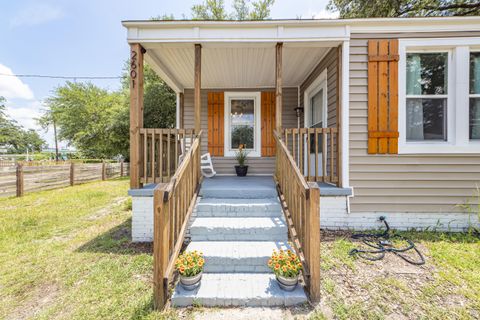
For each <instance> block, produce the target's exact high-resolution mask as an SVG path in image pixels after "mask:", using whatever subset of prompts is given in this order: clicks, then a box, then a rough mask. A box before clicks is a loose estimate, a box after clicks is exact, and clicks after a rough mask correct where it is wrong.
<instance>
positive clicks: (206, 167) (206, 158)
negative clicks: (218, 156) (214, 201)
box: [200, 153, 217, 178]
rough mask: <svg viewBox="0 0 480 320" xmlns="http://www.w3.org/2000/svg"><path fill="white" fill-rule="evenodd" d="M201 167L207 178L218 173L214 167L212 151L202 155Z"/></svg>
mask: <svg viewBox="0 0 480 320" xmlns="http://www.w3.org/2000/svg"><path fill="white" fill-rule="evenodd" d="M200 169H201V171H202V175H203V176H204V177H205V178H212V177H213V176H215V175H216V174H217V173H216V172H215V170H214V169H213V164H212V157H211V156H210V153H205V154H203V155H202V156H201V157H200Z"/></svg>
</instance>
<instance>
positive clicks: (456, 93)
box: [398, 37, 480, 154]
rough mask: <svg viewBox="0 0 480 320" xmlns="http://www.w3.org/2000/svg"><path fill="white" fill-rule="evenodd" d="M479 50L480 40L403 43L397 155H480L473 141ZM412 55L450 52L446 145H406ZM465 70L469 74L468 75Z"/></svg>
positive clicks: (401, 44) (419, 142)
mask: <svg viewBox="0 0 480 320" xmlns="http://www.w3.org/2000/svg"><path fill="white" fill-rule="evenodd" d="M478 48H480V38H477V37H475V38H440V39H401V40H400V41H399V55H400V60H399V63H398V68H399V72H398V130H399V134H400V136H399V139H398V153H399V154H432V153H439V154H448V153H480V141H478V140H477V141H476V140H470V139H469V137H468V135H469V133H468V128H469V126H468V124H469V83H470V72H469V70H470V65H469V62H470V51H471V50H477V49H478ZM409 52H449V56H448V57H449V58H448V67H447V68H448V69H447V70H448V88H447V91H448V94H447V128H446V130H447V141H443V140H442V141H435V140H425V141H407V140H406V137H407V132H406V101H407V99H406V76H407V75H406V58H407V53H409ZM465 70H468V71H467V72H466V71H465Z"/></svg>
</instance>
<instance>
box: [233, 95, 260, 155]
mask: <svg viewBox="0 0 480 320" xmlns="http://www.w3.org/2000/svg"><path fill="white" fill-rule="evenodd" d="M230 105H231V113H230V124H231V130H232V131H231V138H232V141H231V146H232V149H238V148H239V146H240V145H244V147H245V148H246V149H253V148H254V146H253V142H254V140H255V139H254V132H255V130H254V128H255V115H254V110H255V107H254V106H255V103H254V100H253V99H232V100H230Z"/></svg>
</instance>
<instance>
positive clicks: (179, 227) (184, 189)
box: [153, 131, 202, 309]
mask: <svg viewBox="0 0 480 320" xmlns="http://www.w3.org/2000/svg"><path fill="white" fill-rule="evenodd" d="M201 134H202V132H201V131H200V132H199V133H198V134H197V135H195V137H194V140H193V142H192V144H191V146H190V149H189V150H188V151H187V153H186V155H185V157H184V158H183V159H182V161H181V162H180V164H179V166H178V168H177V170H176V171H175V174H174V175H173V177H172V178H171V179H170V181H169V182H168V183H162V184H158V185H157V186H156V187H155V189H154V193H153V208H154V232H153V233H154V240H153V257H154V259H153V260H154V274H153V282H154V301H155V307H156V308H158V309H161V308H163V307H164V306H165V304H166V302H167V299H168V294H169V291H168V287H169V283H170V282H171V280H172V277H173V271H174V265H175V264H174V262H175V260H176V259H177V257H178V255H179V253H180V250H181V249H182V246H183V243H184V240H185V233H186V230H187V225H188V221H189V219H190V216H191V214H192V211H193V208H194V206H195V203H196V199H197V195H198V189H199V185H200V180H201V173H200V137H201Z"/></svg>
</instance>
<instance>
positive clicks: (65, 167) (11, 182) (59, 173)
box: [0, 162, 129, 197]
mask: <svg viewBox="0 0 480 320" xmlns="http://www.w3.org/2000/svg"><path fill="white" fill-rule="evenodd" d="M128 174H129V164H128V163H123V162H116V163H108V162H102V163H73V162H72V163H60V164H57V165H44V166H37V165H36V166H25V165H23V164H21V163H17V164H16V165H15V166H9V167H0V197H8V196H14V195H16V196H17V197H21V196H23V195H24V194H25V193H27V192H34V191H41V190H49V189H55V188H61V187H66V186H73V185H75V184H80V183H85V182H89V181H95V180H107V179H110V178H115V177H122V176H127V175H128Z"/></svg>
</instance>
